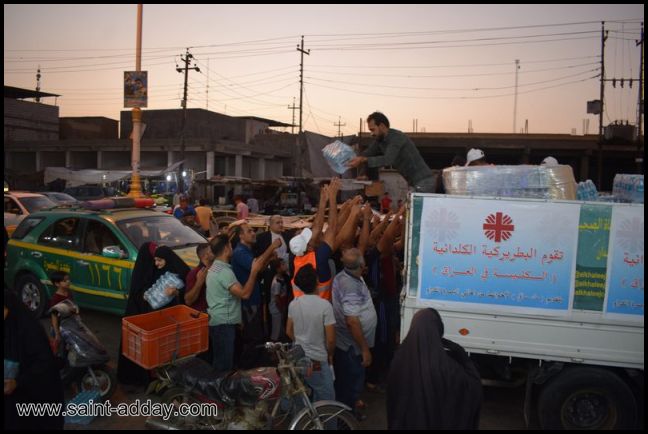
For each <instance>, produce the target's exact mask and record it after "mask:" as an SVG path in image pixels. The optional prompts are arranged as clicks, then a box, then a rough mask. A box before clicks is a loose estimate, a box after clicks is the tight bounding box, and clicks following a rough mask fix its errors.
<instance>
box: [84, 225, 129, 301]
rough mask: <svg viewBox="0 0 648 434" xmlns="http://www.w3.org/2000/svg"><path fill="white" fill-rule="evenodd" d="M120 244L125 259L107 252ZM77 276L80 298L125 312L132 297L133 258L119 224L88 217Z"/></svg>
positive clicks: (119, 247)
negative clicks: (129, 298) (111, 256)
mask: <svg viewBox="0 0 648 434" xmlns="http://www.w3.org/2000/svg"><path fill="white" fill-rule="evenodd" d="M115 246H116V247H117V248H118V249H119V250H120V251H121V252H123V255H122V256H123V257H122V258H119V259H118V258H110V257H107V256H104V255H103V250H104V248H106V247H115ZM76 265H77V267H76V270H75V272H74V273H75V274H76V276H77V279H76V280H75V279H73V280H72V281H73V282H76V283H77V284H78V285H79V287H80V290H79V301H80V302H81V303H82V304H83V305H85V306H87V307H91V308H93V309H98V310H103V311H108V312H113V313H123V311H124V309H125V307H126V300H127V298H128V290H129V287H130V275H131V272H132V269H133V260H132V258H128V249H127V248H126V246H125V243H124V242H123V241H122V240H121V238H120V237H119V236H118V234H117V232H116V229H115V226H114V225H111V224H108V223H106V222H104V221H103V220H100V219H90V218H87V219H84V224H83V236H82V242H81V255H80V258H79V259H78V260H77V261H76Z"/></svg>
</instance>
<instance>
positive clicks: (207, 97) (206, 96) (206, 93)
mask: <svg viewBox="0 0 648 434" xmlns="http://www.w3.org/2000/svg"><path fill="white" fill-rule="evenodd" d="M209 60H210V59H209V58H208V59H207V90H206V91H205V99H206V100H207V104H206V106H207V107H206V108H207V110H209Z"/></svg>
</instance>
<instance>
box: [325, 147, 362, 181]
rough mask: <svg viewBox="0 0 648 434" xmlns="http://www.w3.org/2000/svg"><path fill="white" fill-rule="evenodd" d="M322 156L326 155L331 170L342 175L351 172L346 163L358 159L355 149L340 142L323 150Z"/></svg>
mask: <svg viewBox="0 0 648 434" xmlns="http://www.w3.org/2000/svg"><path fill="white" fill-rule="evenodd" d="M322 154H324V158H325V159H326V162H327V163H328V165H329V166H331V169H333V170H334V171H336V172H337V173H340V174H342V173H344V172H346V171H347V170H349V168H348V167H347V166H346V163H347V162H348V161H349V160H351V159H352V158H355V157H356V153H355V152H354V151H353V148H351V146H349V145H347V144H346V143H343V142H341V141H339V140H336V141H335V142H333V143H329V144H328V145H326V146H325V147H324V149H322Z"/></svg>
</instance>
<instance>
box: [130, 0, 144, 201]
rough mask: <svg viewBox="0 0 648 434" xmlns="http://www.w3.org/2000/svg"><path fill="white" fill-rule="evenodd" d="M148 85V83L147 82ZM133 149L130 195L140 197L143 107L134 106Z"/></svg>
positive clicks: (138, 65) (138, 61)
mask: <svg viewBox="0 0 648 434" xmlns="http://www.w3.org/2000/svg"><path fill="white" fill-rule="evenodd" d="M143 8H144V6H143V5H142V4H141V3H140V4H138V5H137V35H136V41H135V71H137V72H140V71H141V70H142V15H143V14H144V11H143ZM147 85H148V83H147ZM132 120H133V151H132V153H131V170H132V173H131V186H130V192H129V194H128V195H129V196H130V197H134V198H138V197H141V196H142V187H141V184H140V175H139V171H140V140H141V138H142V109H140V108H139V107H133V111H132Z"/></svg>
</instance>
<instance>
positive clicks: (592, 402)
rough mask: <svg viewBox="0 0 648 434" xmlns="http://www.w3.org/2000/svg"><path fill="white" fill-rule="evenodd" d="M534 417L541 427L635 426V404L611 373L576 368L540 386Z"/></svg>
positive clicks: (618, 379)
mask: <svg viewBox="0 0 648 434" xmlns="http://www.w3.org/2000/svg"><path fill="white" fill-rule="evenodd" d="M538 416H539V419H540V425H541V427H542V428H543V429H636V422H637V404H636V402H635V399H634V395H633V393H632V391H631V390H630V388H629V387H628V385H627V384H626V383H625V382H624V381H623V380H622V379H621V378H619V376H617V375H616V374H615V373H613V372H611V371H608V370H606V369H601V368H593V367H576V368H569V369H566V370H564V371H563V372H561V373H560V374H558V375H557V376H556V377H555V378H553V379H552V380H551V381H550V382H548V383H547V384H546V385H545V386H544V388H543V389H542V391H541V393H540V396H539V397H538Z"/></svg>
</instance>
